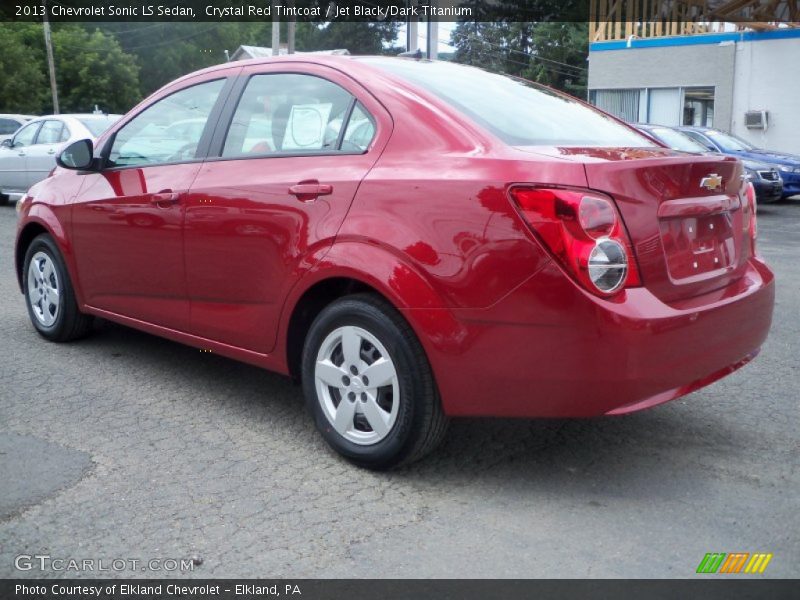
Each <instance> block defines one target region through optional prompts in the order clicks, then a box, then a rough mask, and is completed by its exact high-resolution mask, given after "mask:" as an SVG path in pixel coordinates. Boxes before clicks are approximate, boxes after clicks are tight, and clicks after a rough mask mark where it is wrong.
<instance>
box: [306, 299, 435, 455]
mask: <svg viewBox="0 0 800 600" xmlns="http://www.w3.org/2000/svg"><path fill="white" fill-rule="evenodd" d="M370 377H372V381H370V380H369V378H370ZM302 381H303V390H304V393H305V397H306V404H307V406H308V409H309V410H310V412H311V414H312V415H313V416H314V421H315V424H316V426H317V429H319V431H320V433H321V434H322V436H323V437H324V438H325V440H326V441H327V442H328V444H329V445H330V446H331V447H332V448H333V449H334V450H336V452H338V453H339V454H341V455H342V456H344V457H345V458H346V459H348V460H349V461H351V462H352V463H354V464H356V465H358V466H361V467H365V468H369V469H375V470H385V469H391V468H395V467H398V466H401V465H405V464H409V463H412V462H414V461H416V460H419V459H420V458H422V457H423V456H424V455H426V454H427V453H429V452H430V451H431V450H433V449H434V448H435V447H436V446H437V445H438V444H439V442H440V441H441V440H442V438H443V437H444V434H445V433H446V431H447V418H446V417H445V415H444V413H443V411H442V407H441V402H440V400H439V394H438V391H437V389H436V383H435V381H434V378H433V372H432V370H431V367H430V364H429V363H428V360H427V358H426V356H425V352H424V350H423V348H422V345H421V344H420V342H419V340H418V339H417V337H416V335H415V334H414V332H413V330H412V329H411V327H410V326H409V325H408V323H407V322H406V320H405V319H404V318H403V317H402V316H401V315H400V314H399V313H398V312H397V311H396V310H395V309H394V307H392V306H391V305H390V304H389V303H387V302H386V301H385V300H383V299H381V298H379V297H377V296H374V295H371V294H356V295H352V296H347V297H345V298H341V299H339V300H336V301H335V302H333V303H331V304H330V305H329V306H327V307H326V308H324V309H323V310H322V312H320V314H319V315H318V316H317V318H316V319H315V320H314V323H313V324H312V325H311V329H310V330H309V332H308V335H307V336H306V340H305V345H304V347H303V355H302Z"/></svg>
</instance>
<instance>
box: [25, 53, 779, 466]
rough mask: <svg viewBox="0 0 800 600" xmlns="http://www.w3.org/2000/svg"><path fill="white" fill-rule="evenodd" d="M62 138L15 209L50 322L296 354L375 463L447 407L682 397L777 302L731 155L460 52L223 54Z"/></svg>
mask: <svg viewBox="0 0 800 600" xmlns="http://www.w3.org/2000/svg"><path fill="white" fill-rule="evenodd" d="M176 124H178V125H180V126H181V127H183V126H185V129H186V130H187V131H185V132H181V133H180V135H179V132H178V131H177V130H179V129H181V127H179V126H178V125H176ZM170 131H173V132H174V133H172V134H170ZM170 135H172V136H173V137H175V139H174V140H171V139H165V138H168V137H169V136H170ZM187 136H188V137H187ZM59 164H60V165H61V168H59V169H58V170H57V171H56V172H55V173H54V174H53V175H52V176H51V177H49V178H48V179H46V180H45V181H43V182H42V183H40V184H38V185H37V186H35V187H34V188H33V189H31V191H30V192H29V195H28V196H27V197H26V198H25V199H24V200H23V202H22V204H21V208H20V211H21V219H20V222H19V231H18V238H17V255H16V266H17V270H18V273H19V280H20V285H21V287H22V290H23V292H24V294H25V296H26V298H27V305H28V311H29V312H30V317H31V321H32V322H33V325H34V327H35V328H36V329H37V330H38V331H39V333H41V334H42V335H43V336H44V337H45V338H47V339H50V340H54V341H67V340H71V339H74V338H77V337H79V336H81V335H83V334H85V333H86V332H87V331H88V329H89V326H90V320H91V318H92V317H93V316H99V317H103V318H106V319H109V320H112V321H116V322H118V323H122V324H125V325H129V326H131V327H135V328H137V329H141V330H144V331H148V332H151V333H154V334H157V335H161V336H164V337H167V338H170V339H172V340H177V341H179V342H183V343H186V344H191V345H194V346H197V347H200V348H205V349H211V350H213V351H214V352H217V353H219V354H222V355H225V356H229V357H232V358H235V359H239V360H242V361H245V362H248V363H252V364H255V365H259V366H261V367H265V368H268V369H272V370H275V371H279V372H281V373H286V374H290V375H292V376H293V377H295V378H296V379H298V380H301V381H302V384H303V388H304V390H305V395H306V398H307V402H308V406H309V409H310V410H311V412H312V413H313V415H314V418H315V420H316V424H317V426H318V428H319V430H320V431H321V433H322V435H323V436H324V437H325V439H326V440H327V441H328V443H329V444H330V445H331V446H332V447H333V448H335V449H336V450H337V451H338V452H340V453H341V454H342V455H344V456H346V457H347V458H348V459H350V460H352V461H353V462H355V463H357V464H359V465H363V466H367V467H372V468H388V467H391V466H396V465H399V464H403V463H407V462H409V461H412V460H414V459H416V458H419V457H421V456H422V455H423V454H425V453H426V452H428V451H429V450H430V449H432V448H433V447H434V446H435V444H436V443H437V442H438V441H439V440H440V439H441V438H442V436H443V433H444V431H445V426H446V422H447V417H449V416H462V415H473V416H475V415H485V416H515V417H589V416H595V415H608V414H623V413H628V412H632V411H636V410H640V409H643V408H647V407H650V406H654V405H656V404H659V403H661V402H665V401H667V400H670V399H673V398H676V397H678V396H680V395H682V394H686V393H688V392H690V391H692V390H694V389H697V388H699V387H701V386H703V385H706V384H709V383H711V382H712V381H714V380H716V379H718V378H720V377H722V376H724V375H726V374H727V373H730V372H731V371H733V370H734V369H736V368H738V367H740V366H741V365H743V364H744V363H746V362H747V361H749V360H750V359H751V358H752V357H753V356H754V355H755V354H756V353H757V352H758V349H759V347H760V346H761V344H762V343H763V341H764V339H765V337H766V335H767V331H768V329H769V325H770V320H771V317H772V307H773V297H774V285H773V275H772V273H771V272H770V270H769V269H768V268H767V266H766V265H765V264H764V263H763V262H762V261H761V260H760V259H759V258H758V256H757V255H756V251H755V239H756V217H755V208H756V207H755V199H754V196H753V193H752V187H751V186H749V185H748V184H747V182H746V181H744V180H743V178H742V170H741V165H740V163H739V162H738V161H737V160H736V159H735V158H730V157H725V156H687V155H685V154H680V153H676V152H673V151H671V150H669V149H667V148H663V147H661V146H658V145H656V144H655V143H654V142H653V141H652V140H649V138H644V137H643V136H642V135H640V134H639V133H638V132H636V131H635V130H633V129H631V128H630V127H628V126H627V125H624V124H623V123H621V122H619V121H617V120H615V119H613V118H612V117H609V116H608V115H606V114H604V113H601V112H599V111H597V110H595V109H593V108H591V107H589V106H587V105H586V104H584V103H582V102H580V101H577V100H575V99H573V98H570V97H568V96H564V95H562V94H560V93H557V92H554V91H552V90H550V89H547V88H543V87H541V86H538V85H535V84H532V83H529V82H525V81H521V80H517V79H512V78H508V77H505V76H501V75H495V74H491V73H487V72H484V71H481V70H478V69H475V68H471V67H465V66H459V65H455V64H448V63H439V62H428V61H417V60H412V59H405V58H377V57H376V58H354V57H322V56H319V57H318V56H314V57H310V56H294V57H283V58H278V59H271V60H257V61H248V62H241V63H234V64H226V65H222V66H219V67H213V68H211V69H206V70H204V71H200V72H198V73H194V74H192V75H188V76H186V77H183V78H182V79H179V80H178V81H176V82H174V83H172V84H170V85H168V86H166V87H165V88H163V89H162V90H160V91H158V92H157V93H156V94H154V95H153V96H152V97H151V98H149V99H147V100H145V101H144V102H142V103H141V104H140V105H139V106H137V107H136V108H134V109H133V110H132V111H131V112H130V113H129V114H128V115H126V116H125V117H123V118H122V119H121V120H120V122H119V123H117V124H116V125H115V126H114V127H112V128H111V129H110V130H109V131H108V132H107V133H106V134H105V135H103V136H102V137H101V138H100V139H99V140H98V141H97V143H96V144H94V145H92V144H91V143H90V142H76V143H75V144H73V145H72V146H70V147H68V148H66V149H65V150H64V152H63V154H62V155H61V156H60V157H59Z"/></svg>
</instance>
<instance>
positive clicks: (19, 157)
mask: <svg viewBox="0 0 800 600" xmlns="http://www.w3.org/2000/svg"><path fill="white" fill-rule="evenodd" d="M119 117H120V115H102V114H99V115H98V114H85V115H83V114H75V115H51V116H46V117H37V118H35V119H32V120H30V121H29V122H28V123H27V124H25V125H24V126H23V127H22V128H20V129H19V130H18V131H17V132H16V133H15V134H14V135H13V137H11V138H9V139H6V140H3V142H0V204H6V203H7V202H8V200H9V199H10V198H18V197H20V196H22V195H23V194H24V193H25V191H26V190H27V189H28V188H29V187H31V186H32V185H33V184H34V183H36V182H38V181H41V180H42V179H44V178H45V177H47V174H48V173H50V171H52V170H53V169H54V168H55V166H56V160H55V158H56V153H57V152H58V151H59V150H60V149H61V148H62V147H63V146H64V144H67V143H69V142H73V141H76V140H81V139H87V138H95V137H97V136H98V135H100V134H101V133H103V132H104V131H105V130H106V129H108V128H109V127H110V126H111V125H112V124H113V123H115V122H116V121H117V119H119Z"/></svg>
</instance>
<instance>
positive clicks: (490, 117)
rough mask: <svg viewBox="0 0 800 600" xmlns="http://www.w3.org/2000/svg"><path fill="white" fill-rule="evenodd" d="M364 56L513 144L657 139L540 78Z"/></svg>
mask: <svg viewBox="0 0 800 600" xmlns="http://www.w3.org/2000/svg"><path fill="white" fill-rule="evenodd" d="M363 60H365V61H366V62H369V63H370V64H372V65H374V66H377V67H379V68H381V69H385V70H386V71H389V72H390V73H392V74H394V75H398V76H400V77H402V78H403V79H405V80H407V81H408V82H410V83H412V84H413V85H415V86H417V87H420V88H423V89H425V90H427V91H429V92H431V93H433V94H434V95H436V96H438V97H439V98H441V99H442V100H444V101H445V102H447V103H448V104H450V105H451V106H453V107H454V108H455V109H456V110H458V111H459V112H461V113H462V114H464V115H465V116H467V117H469V118H470V119H471V120H472V121H474V122H475V123H476V124H477V125H479V126H481V127H483V128H484V129H486V130H488V131H489V132H490V133H492V134H494V135H495V136H497V137H498V138H500V139H501V140H503V141H504V142H506V143H507V144H509V145H512V146H542V145H544V146H596V147H602V146H618V147H620V146H621V147H626V146H627V147H652V146H654V145H655V144H653V142H652V141H650V140H649V139H647V138H646V137H644V136H642V135H641V134H639V133H638V132H636V131H633V130H632V129H629V128H628V127H625V126H624V125H622V124H621V123H619V122H617V121H615V120H614V119H612V118H610V117H608V116H606V115H605V114H603V113H601V112H599V111H597V110H594V109H592V108H590V107H588V106H586V105H584V104H582V103H580V102H578V101H577V100H575V99H574V98H570V97H569V96H566V95H563V94H560V93H558V92H555V91H554V90H551V89H549V88H546V87H544V86H540V85H538V84H534V83H531V82H527V81H523V80H520V79H515V78H512V77H508V76H506V75H498V74H495V73H489V72H488V71H483V70H481V69H477V68H475V67H467V66H464V65H456V64H452V63H446V62H424V61H416V60H410V59H398V58H369V59H363Z"/></svg>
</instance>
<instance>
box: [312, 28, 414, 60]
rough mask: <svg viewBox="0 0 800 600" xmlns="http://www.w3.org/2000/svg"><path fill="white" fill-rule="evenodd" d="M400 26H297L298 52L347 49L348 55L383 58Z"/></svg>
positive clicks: (389, 49)
mask: <svg viewBox="0 0 800 600" xmlns="http://www.w3.org/2000/svg"><path fill="white" fill-rule="evenodd" d="M399 29H400V23H395V22H363V21H335V22H326V23H298V25H297V49H298V50H305V51H312V50H336V49H338V48H344V49H347V50H348V51H349V52H350V54H385V53H387V52H388V51H391V46H392V45H393V44H394V41H395V40H396V39H397V33H398V31H399Z"/></svg>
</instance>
